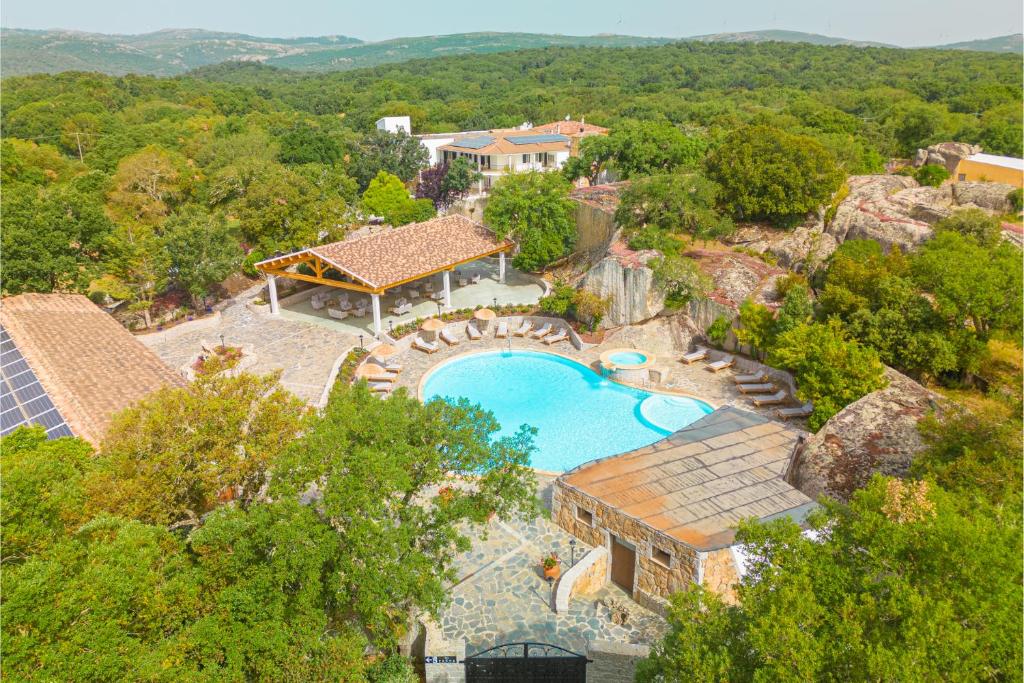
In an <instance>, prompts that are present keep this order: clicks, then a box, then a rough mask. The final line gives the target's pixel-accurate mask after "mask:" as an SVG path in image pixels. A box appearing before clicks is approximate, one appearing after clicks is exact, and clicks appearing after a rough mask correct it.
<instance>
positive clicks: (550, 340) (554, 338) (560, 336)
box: [541, 329, 569, 346]
mask: <svg viewBox="0 0 1024 683" xmlns="http://www.w3.org/2000/svg"><path fill="white" fill-rule="evenodd" d="M568 338H569V333H568V332H566V331H565V330H564V329H562V330H559V331H558V332H556V333H555V334H552V335H548V336H547V337H545V338H544V339H541V341H542V342H544V343H545V344H547V345H548V346H551V345H552V344H557V343H558V342H560V341H565V340H566V339H568Z"/></svg>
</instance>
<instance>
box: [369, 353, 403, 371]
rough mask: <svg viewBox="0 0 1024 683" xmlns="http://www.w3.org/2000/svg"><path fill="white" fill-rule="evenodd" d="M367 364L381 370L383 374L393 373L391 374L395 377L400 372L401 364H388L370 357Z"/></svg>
mask: <svg viewBox="0 0 1024 683" xmlns="http://www.w3.org/2000/svg"><path fill="white" fill-rule="evenodd" d="M369 362H371V363H373V364H374V365H376V366H377V367H378V368H380V369H381V370H383V371H385V372H390V373H393V374H396V375H397V374H398V373H400V372H401V371H402V364H401V363H391V362H388V361H383V360H381V359H379V358H374V357H372V356H371V357H370V361H369Z"/></svg>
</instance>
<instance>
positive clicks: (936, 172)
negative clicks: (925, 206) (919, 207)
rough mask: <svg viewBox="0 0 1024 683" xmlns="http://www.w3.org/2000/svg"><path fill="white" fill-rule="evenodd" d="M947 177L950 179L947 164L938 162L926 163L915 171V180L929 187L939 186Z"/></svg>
mask: <svg viewBox="0 0 1024 683" xmlns="http://www.w3.org/2000/svg"><path fill="white" fill-rule="evenodd" d="M947 179H949V171H947V170H946V167H945V166H940V165H938V164H925V165H924V166H922V167H921V168H919V169H917V170H916V171H914V180H916V181H917V182H918V183H920V184H921V185H925V186H928V187H938V186H939V185H941V184H942V183H944V182H946V180H947Z"/></svg>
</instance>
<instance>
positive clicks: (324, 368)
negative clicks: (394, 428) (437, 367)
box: [138, 287, 358, 402]
mask: <svg viewBox="0 0 1024 683" xmlns="http://www.w3.org/2000/svg"><path fill="white" fill-rule="evenodd" d="M260 289H262V287H256V288H253V289H250V290H248V291H247V292H245V293H243V294H241V295H239V296H238V297H237V298H236V299H235V300H233V301H232V302H231V303H230V304H228V306H227V307H225V308H224V309H223V310H222V311H221V317H220V321H219V323H217V324H216V325H214V326H212V327H211V326H210V324H209V323H208V321H207V320H197V321H195V322H193V323H183V324H182V325H178V326H176V327H172V328H171V329H169V330H165V331H163V332H153V333H150V334H145V335H140V336H139V337H138V339H139V341H141V342H142V343H143V344H145V345H146V346H148V347H149V348H150V349H152V350H153V351H154V352H155V353H156V354H157V355H158V356H160V358H161V359H162V360H163V361H164V362H165V363H167V365H169V366H170V367H171V368H172V369H174V370H177V369H178V368H180V367H181V366H182V365H184V364H185V363H187V362H189V361H190V360H191V359H192V357H193V356H194V355H195V354H196V353H198V352H199V351H200V350H201V343H202V341H204V340H205V341H208V342H213V343H219V340H220V336H221V335H224V343H225V344H227V345H229V346H243V345H246V344H252V346H253V354H254V356H255V357H256V363H255V365H253V366H252V367H251V368H250V369H249V370H250V372H254V373H257V374H264V373H269V372H273V371H275V370H280V371H281V384H282V385H283V386H284V387H285V388H286V389H288V390H289V391H291V392H292V393H294V394H295V395H296V396H298V397H300V398H302V399H304V400H306V401H311V402H316V401H319V399H320V396H321V394H322V393H323V390H324V385H325V384H326V382H327V379H328V377H329V376H330V374H331V370H332V368H333V367H334V364H335V362H336V361H337V360H338V358H339V356H341V355H342V354H344V353H347V351H348V349H349V348H351V347H353V346H355V345H357V343H358V342H357V340H356V338H355V335H352V334H345V333H343V332H340V331H338V330H334V329H329V328H326V327H322V326H319V325H313V324H310V323H307V322H303V321H300V320H292V319H287V318H284V317H281V316H271V315H270V314H269V311H268V312H256V311H254V310H252V309H250V308H249V307H248V306H247V305H246V304H247V303H248V302H249V301H250V300H251V299H252V298H253V297H255V296H256V295H257V294H258V293H259V291H260Z"/></svg>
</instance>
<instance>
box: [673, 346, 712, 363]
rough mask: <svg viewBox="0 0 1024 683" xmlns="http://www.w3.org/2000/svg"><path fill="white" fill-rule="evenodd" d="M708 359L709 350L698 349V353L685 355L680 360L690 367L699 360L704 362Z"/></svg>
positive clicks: (693, 352)
mask: <svg viewBox="0 0 1024 683" xmlns="http://www.w3.org/2000/svg"><path fill="white" fill-rule="evenodd" d="M707 357H708V350H707V349H701V348H698V349H697V350H696V351H692V352H690V353H687V354H685V355H684V356H683V357H682V358H680V359H679V360H681V361H682V362H684V363H686V364H687V365H689V364H690V363H696V362H697V361H699V360H704V359H705V358H707Z"/></svg>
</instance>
